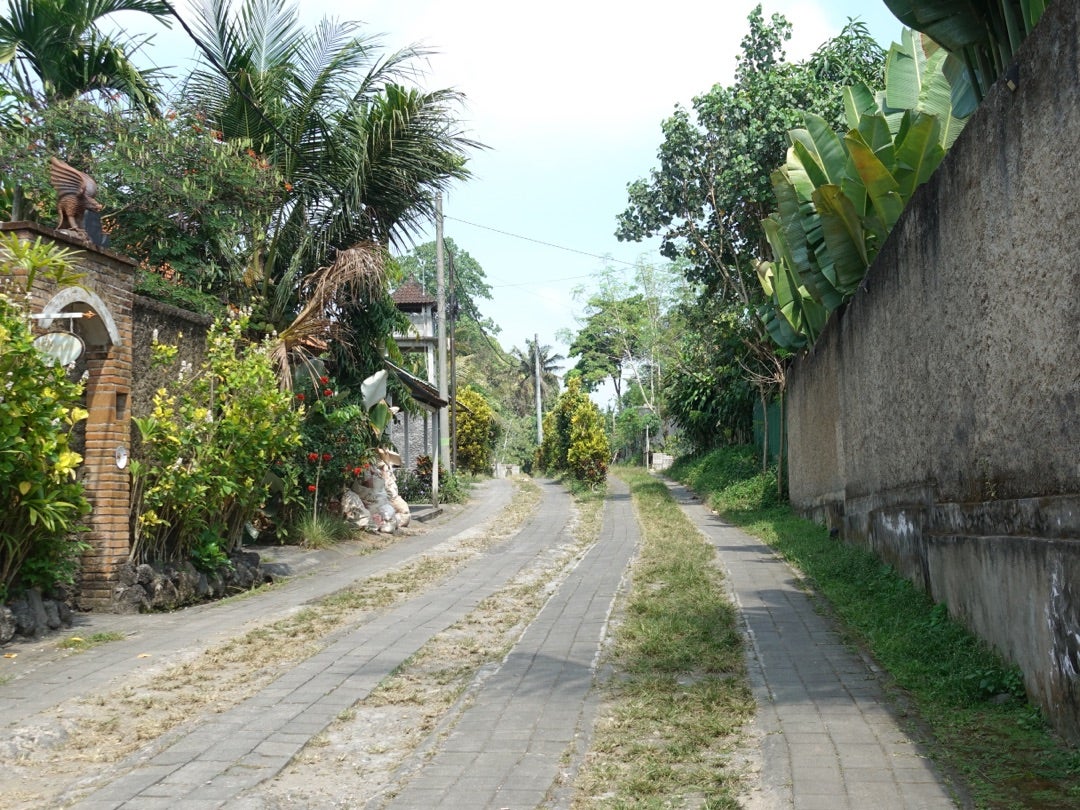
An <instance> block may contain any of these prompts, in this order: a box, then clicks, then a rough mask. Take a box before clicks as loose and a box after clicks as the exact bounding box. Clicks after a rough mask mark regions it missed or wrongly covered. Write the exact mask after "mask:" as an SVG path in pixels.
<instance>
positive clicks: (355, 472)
mask: <svg viewBox="0 0 1080 810" xmlns="http://www.w3.org/2000/svg"><path fill="white" fill-rule="evenodd" d="M363 471H364V468H363V467H353V468H352V474H353V475H359V474H360V473H362V472H363Z"/></svg>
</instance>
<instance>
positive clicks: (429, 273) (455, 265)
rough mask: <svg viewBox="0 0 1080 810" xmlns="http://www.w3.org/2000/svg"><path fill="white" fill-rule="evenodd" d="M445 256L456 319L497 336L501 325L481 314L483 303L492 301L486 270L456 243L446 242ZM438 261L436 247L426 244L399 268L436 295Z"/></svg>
mask: <svg viewBox="0 0 1080 810" xmlns="http://www.w3.org/2000/svg"><path fill="white" fill-rule="evenodd" d="M443 252H444V268H443V272H444V274H445V278H446V281H447V285H448V290H447V293H448V294H447V303H448V306H449V307H450V310H451V311H452V312H454V314H455V317H456V316H457V315H459V314H460V315H462V316H464V317H466V318H469V319H471V320H473V321H475V322H476V323H478V324H480V325H481V326H482V327H483V328H484V330H485V331H487V332H488V333H490V334H498V332H499V327H498V325H496V324H495V323H494V322H493V321H492V320H491V319H490V318H485V317H484V316H483V315H482V314H481V313H480V306H479V302H480V299H485V300H489V301H490V300H491V285H490V284H488V283H487V277H486V276H485V274H484V268H483V267H481V266H480V263H479V262H478V261H476V259H474V258H473V257H472V256H470V255H469V252H468V251H466V250H462V249H461V248H460V247H458V245H457V243H456V242H454V240H453V239H450V238H446V239H443ZM436 258H437V257H436V245H435V243H434V242H425V243H424V244H422V245H417V246H416V247H415V248H413V249H412V250H411V251H409V252H408V253H406V254H405V255H404V256H402V257H400V258H399V259H398V264H399V266H400V267H401V272H402V273H403V274H404V275H405V276H406V277H409V276H411V277H413V278H415V279H416V281H417V282H418V283H419V284H420V286H421V287H423V288H424V289H425V290H426V291H427V292H428V293H430V294H432V295H434V294H435V287H436V283H437V280H438V267H437V262H436Z"/></svg>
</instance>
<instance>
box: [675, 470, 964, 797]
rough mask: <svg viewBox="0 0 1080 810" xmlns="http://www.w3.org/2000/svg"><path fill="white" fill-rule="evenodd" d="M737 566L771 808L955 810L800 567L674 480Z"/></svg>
mask: <svg viewBox="0 0 1080 810" xmlns="http://www.w3.org/2000/svg"><path fill="white" fill-rule="evenodd" d="M670 488H671V491H672V494H673V495H674V497H675V498H676V500H677V501H678V502H679V503H680V504H681V506H682V508H683V511H684V512H685V514H686V515H687V516H688V517H689V518H690V519H691V520H692V521H693V522H694V524H695V525H696V526H697V527H698V529H699V530H700V531H701V532H702V533H703V534H704V535H705V536H706V537H708V538H709V542H710V543H712V545H713V547H714V548H715V549H716V551H717V556H718V559H719V562H720V564H721V565H722V566H723V568H724V571H725V573H726V574H727V579H728V584H729V589H730V591H731V595H732V598H733V599H734V601H735V603H736V605H737V606H738V608H739V611H740V614H741V616H742V620H743V623H744V628H745V631H746V636H747V639H748V642H749V644H748V663H749V665H750V675H751V682H752V686H753V689H754V696H755V698H756V700H757V704H758V714H757V719H756V726H757V732H758V735H759V738H760V739H761V741H762V768H761V785H760V786H759V788H758V790H757V792H756V794H755V797H754V801H755V802H756V806H760V807H762V808H792V807H794V808H798V810H848V809H850V810H864V808H874V810H894V808H895V809H896V810H904V809H905V808H911V809H912V810H914V809H915V808H918V809H919V810H946V808H953V807H955V804H954V802H953V800H952V799H951V798H950V795H949V792H948V790H947V789H946V788H945V786H944V783H943V781H942V779H941V777H940V774H938V773H937V771H936V769H935V768H934V766H933V764H932V763H931V762H930V761H929V760H928V759H926V758H925V756H924V755H923V754H922V752H920V750H919V748H918V746H917V745H916V744H915V742H914V741H913V740H912V739H911V737H909V736H908V734H907V733H905V732H904V730H903V729H902V728H901V727H900V725H899V723H898V722H897V720H896V718H895V717H894V716H893V714H892V713H891V712H890V711H889V708H888V705H887V701H886V697H885V695H884V692H883V690H882V687H881V683H880V681H879V680H878V678H877V676H876V675H875V673H874V672H873V670H872V669H871V668H870V667H869V666H868V665H867V662H866V661H864V660H863V658H862V657H861V656H860V655H858V654H857V653H856V652H854V651H853V650H851V649H850V648H849V647H847V646H846V645H845V644H844V643H843V642H842V641H841V639H840V637H839V635H838V634H837V633H836V631H835V630H834V628H833V627H832V625H831V623H830V622H829V620H828V619H826V618H825V617H824V616H822V615H821V614H820V613H819V612H818V611H816V610H815V609H814V604H813V600H812V599H811V597H810V596H809V595H808V594H807V593H806V592H805V591H803V590H802V589H801V588H799V586H798V585H797V583H796V581H795V576H794V573H793V572H792V570H791V568H790V566H788V565H787V564H786V563H785V562H784V561H783V560H781V559H780V558H779V557H777V556H776V555H775V554H774V553H773V552H772V550H771V549H770V548H769V547H768V546H766V545H765V544H763V543H761V542H760V541H759V540H757V539H756V538H754V537H751V536H750V535H748V534H746V532H743V531H741V530H740V529H738V528H735V527H733V526H730V525H728V524H726V523H724V521H723V520H721V519H720V518H719V517H717V516H716V515H715V514H713V513H712V511H711V510H709V509H708V508H707V507H706V506H705V505H704V504H702V502H701V501H700V500H699V499H698V498H696V497H695V496H694V495H693V494H692V493H691V492H690V491H689V490H687V489H685V488H683V487H680V486H675V485H671V486H670Z"/></svg>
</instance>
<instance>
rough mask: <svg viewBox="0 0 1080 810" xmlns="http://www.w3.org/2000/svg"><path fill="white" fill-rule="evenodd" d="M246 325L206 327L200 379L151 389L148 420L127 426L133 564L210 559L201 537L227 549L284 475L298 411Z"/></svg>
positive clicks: (295, 442) (242, 321) (296, 435)
mask: <svg viewBox="0 0 1080 810" xmlns="http://www.w3.org/2000/svg"><path fill="white" fill-rule="evenodd" d="M246 325H247V319H246V317H240V318H237V319H235V320H232V321H229V322H221V321H218V322H215V324H214V325H213V326H212V327H211V329H210V332H209V334H208V335H207V355H206V360H205V362H204V364H203V367H202V369H201V370H200V372H199V374H198V375H197V376H196V377H195V378H194V379H193V380H190V381H186V380H185V381H183V382H178V383H177V384H176V385H174V386H173V389H174V390H173V391H172V392H170V391H169V390H166V389H165V388H162V389H160V390H159V391H158V392H157V394H155V396H154V408H153V412H152V413H151V414H150V416H147V417H144V418H136V419H134V420H133V421H134V422H135V424H136V426H137V427H138V429H139V432H140V434H141V436H142V458H140V459H138V460H135V461H133V462H132V464H131V474H132V495H133V497H132V518H133V532H132V536H133V538H134V547H133V553H134V556H135V557H136V558H137V559H138V560H140V561H163V560H174V561H182V560H187V559H191V557H192V555H193V553H194V552H195V550H196V549H199V552H198V553H199V555H200V557H202V558H206V559H209V558H212V557H213V556H214V554H213V552H212V550H210V549H207V547H206V546H207V542H208V540H207V538H208V537H209V538H212V539H213V541H214V542H215V543H216V544H217V545H218V546H220V549H221V551H223V552H224V551H227V550H228V549H229V548H231V547H232V546H233V545H234V544H235V543H236V542H238V541H239V538H240V535H241V532H242V531H243V528H244V525H245V524H246V523H248V522H249V521H251V520H252V518H253V517H254V516H255V514H256V512H257V511H258V510H259V508H260V507H261V506H262V505H263V503H264V502H265V501H266V499H267V495H268V493H269V489H270V485H271V483H272V481H273V480H274V479H273V477H272V476H271V475H270V471H271V469H275V471H276V472H277V473H278V480H279V481H280V479H281V477H282V476H284V477H286V478H288V477H289V476H290V472H289V470H288V468H287V466H286V465H285V463H284V462H285V461H286V460H288V459H289V458H290V457H291V455H292V453H293V450H294V449H295V448H296V447H298V446H299V444H300V418H301V414H300V412H299V411H297V410H295V409H294V408H293V406H292V397H291V396H290V395H289V394H288V393H286V392H283V391H281V390H280V389H279V386H278V381H277V377H276V375H275V373H274V367H273V363H272V360H271V356H270V347H269V344H266V343H263V344H249V343H247V342H246V341H245V340H244V339H243V333H244V330H245V328H246ZM279 462H280V463H279ZM293 486H295V484H293ZM288 488H289V487H288V486H287V489H288Z"/></svg>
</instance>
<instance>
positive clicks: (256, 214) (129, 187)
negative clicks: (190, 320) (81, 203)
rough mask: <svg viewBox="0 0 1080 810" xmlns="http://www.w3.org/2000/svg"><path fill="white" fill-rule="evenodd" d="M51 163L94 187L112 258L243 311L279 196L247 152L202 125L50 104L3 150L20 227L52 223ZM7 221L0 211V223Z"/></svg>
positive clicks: (1, 162) (31, 115) (277, 183)
mask: <svg viewBox="0 0 1080 810" xmlns="http://www.w3.org/2000/svg"><path fill="white" fill-rule="evenodd" d="M57 154H59V155H63V156H65V159H66V160H67V161H68V162H70V163H72V165H75V166H77V167H78V168H80V169H82V170H83V171H85V172H87V173H88V174H90V175H92V176H93V177H94V179H95V180H96V181H97V183H98V186H99V192H98V201H99V202H101V203H102V205H103V206H104V207H105V208H104V211H103V212H102V213H103V223H102V224H103V228H104V229H105V230H106V232H107V233H109V236H110V245H109V246H110V247H111V248H113V249H114V250H117V251H119V252H121V253H123V254H125V255H128V256H131V257H132V258H133V259H135V260H136V261H138V262H139V263H140V267H141V269H142V271H143V272H147V273H153V274H156V275H158V276H160V277H161V279H162V280H163V281H167V282H168V283H169V284H170V285H172V286H177V287H182V288H184V289H194V290H199V291H202V292H205V293H209V294H211V295H213V296H214V297H217V298H220V299H224V300H230V301H232V302H234V303H243V302H244V299H245V298H246V297H247V296H246V294H245V293H244V290H245V285H244V273H245V270H246V268H247V267H248V266H249V264H250V261H251V258H252V251H253V249H254V244H255V243H256V239H257V234H258V233H259V232H260V231H261V230H263V229H265V227H266V225H267V223H268V220H269V216H270V212H271V211H272V210H273V207H274V206H275V205H276V204H277V203H278V202H280V201H281V200H282V199H283V198H284V197H285V195H286V192H285V190H284V187H283V185H282V183H281V180H280V179H279V176H278V174H277V173H276V172H275V171H274V169H273V168H272V167H271V166H270V165H269V164H268V163H267V162H266V160H264V159H263V158H261V157H259V156H258V155H257V154H256V153H255V152H254V151H253V150H251V149H250V147H245V146H244V145H243V144H242V143H227V142H224V141H222V140H221V138H220V133H219V132H215V131H212V130H211V129H210V127H209V126H208V125H207V124H206V120H205V116H195V115H185V114H182V113H175V112H169V113H167V114H166V115H165V116H163V117H160V118H154V117H149V116H147V115H145V114H144V113H142V112H138V111H123V110H119V109H115V108H108V109H102V108H100V107H97V106H95V105H92V104H90V103H88V102H85V101H77V100H76V101H71V102H63V103H61V102H57V103H54V104H52V105H50V106H49V107H46V108H43V109H41V110H34V111H28V112H27V114H26V115H25V116H24V118H23V119H22V121H21V123H20V126H18V127H17V128H15V129H14V130H13V131H10V132H8V133H6V134H5V137H4V138H3V141H2V142H0V172H2V176H3V177H4V179H3V180H2V181H0V182H2V183H4V184H7V185H14V184H18V185H19V186H20V188H21V191H22V195H23V208H22V211H21V213H20V217H21V218H23V219H36V220H38V221H40V222H43V223H46V224H53V223H55V222H56V221H57V215H56V202H55V200H56V193H55V192H54V190H53V188H52V186H51V184H50V183H49V158H50V157H51V156H53V155H57ZM11 215H12V212H11V210H10V207H7V208H5V207H4V204H3V202H2V201H0V217H2V218H5V219H6V218H9V217H10V216H11ZM150 289H151V292H152V291H153V288H150Z"/></svg>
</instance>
